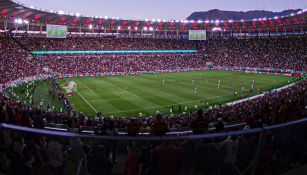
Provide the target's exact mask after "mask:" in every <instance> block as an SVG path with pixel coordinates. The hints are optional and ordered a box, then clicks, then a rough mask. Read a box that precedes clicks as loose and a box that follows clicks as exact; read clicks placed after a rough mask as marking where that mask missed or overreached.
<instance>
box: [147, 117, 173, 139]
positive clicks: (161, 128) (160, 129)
mask: <svg viewBox="0 0 307 175" xmlns="http://www.w3.org/2000/svg"><path fill="white" fill-rule="evenodd" d="M167 132H169V127H168V126H167V124H166V123H165V122H164V121H163V119H162V115H161V114H160V113H159V114H157V116H156V121H155V123H154V124H153V125H152V127H151V133H152V134H153V135H155V136H163V135H165V134H166V133H167Z"/></svg>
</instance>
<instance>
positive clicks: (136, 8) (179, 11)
mask: <svg viewBox="0 0 307 175" xmlns="http://www.w3.org/2000/svg"><path fill="white" fill-rule="evenodd" d="M18 1H19V2H21V3H24V4H27V5H33V6H34V7H37V8H43V9H49V10H55V11H59V10H62V11H65V12H69V13H80V14H84V15H90V16H108V17H110V18H111V17H119V18H123V19H146V18H148V19H158V18H159V19H185V18H186V17H188V16H189V15H190V14H191V13H192V12H196V11H207V10H211V9H221V10H232V11H248V10H270V11H282V10H286V9H297V8H302V9H303V8H307V0H151V1H150V0H18Z"/></svg>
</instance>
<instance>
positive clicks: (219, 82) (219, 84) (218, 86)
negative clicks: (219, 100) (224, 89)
mask: <svg viewBox="0 0 307 175" xmlns="http://www.w3.org/2000/svg"><path fill="white" fill-rule="evenodd" d="M220 86H221V80H219V81H218V82H217V88H220Z"/></svg>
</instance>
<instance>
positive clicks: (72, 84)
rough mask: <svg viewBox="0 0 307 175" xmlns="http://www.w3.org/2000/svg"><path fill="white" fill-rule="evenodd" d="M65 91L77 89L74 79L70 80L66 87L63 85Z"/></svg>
mask: <svg viewBox="0 0 307 175" xmlns="http://www.w3.org/2000/svg"><path fill="white" fill-rule="evenodd" d="M64 89H65V90H66V92H67V93H71V92H76V91H77V83H76V82H74V81H70V82H69V83H68V86H67V87H64Z"/></svg>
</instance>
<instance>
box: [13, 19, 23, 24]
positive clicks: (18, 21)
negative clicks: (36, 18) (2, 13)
mask: <svg viewBox="0 0 307 175" xmlns="http://www.w3.org/2000/svg"><path fill="white" fill-rule="evenodd" d="M14 22H15V23H17V24H22V23H23V21H22V19H15V20H14Z"/></svg>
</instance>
